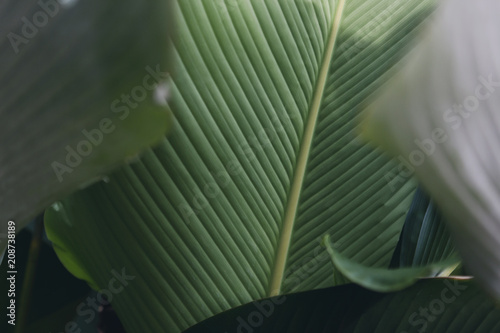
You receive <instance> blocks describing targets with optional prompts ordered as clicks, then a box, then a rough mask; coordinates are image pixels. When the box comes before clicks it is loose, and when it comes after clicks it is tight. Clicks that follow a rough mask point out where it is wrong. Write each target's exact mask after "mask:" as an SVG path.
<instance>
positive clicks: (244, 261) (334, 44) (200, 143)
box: [46, 0, 432, 332]
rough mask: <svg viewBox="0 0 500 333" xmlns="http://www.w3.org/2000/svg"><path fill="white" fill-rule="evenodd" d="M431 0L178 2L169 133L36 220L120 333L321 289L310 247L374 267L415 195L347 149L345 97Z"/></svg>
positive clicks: (393, 56) (353, 96)
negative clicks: (116, 285)
mask: <svg viewBox="0 0 500 333" xmlns="http://www.w3.org/2000/svg"><path fill="white" fill-rule="evenodd" d="M431 8H432V2H431V1H405V2H401V1H392V0H391V1H374V0H370V1H365V0H363V1H361V0H359V1H358V0H347V1H339V2H335V1H331V0H321V1H309V0H295V1H290V0H286V1H285V0H283V1H276V0H258V1H257V0H256V1H250V0H240V1H229V0H228V1H203V0H197V1H195V0H180V1H178V7H177V9H176V12H175V15H176V17H177V27H176V31H177V33H178V35H177V38H176V39H175V41H174V46H175V47H174V48H175V57H174V58H175V59H174V60H175V63H176V72H175V74H174V75H173V80H172V84H171V93H172V96H171V102H170V106H171V109H172V110H173V112H174V114H175V116H176V122H175V123H174V125H173V128H172V131H171V135H170V136H169V137H168V138H167V139H165V140H164V141H163V142H162V143H161V144H160V145H159V146H158V147H156V148H155V149H151V150H148V151H146V152H145V153H144V154H143V155H142V157H141V159H140V160H139V161H137V162H134V163H132V164H131V165H129V166H127V167H124V168H122V169H120V170H118V171H117V172H115V173H113V174H112V175H110V177H109V180H108V181H107V182H100V183H98V184H96V185H94V186H92V187H90V188H88V189H86V190H85V191H82V192H79V193H76V194H74V195H72V196H71V197H69V198H67V199H65V200H64V201H62V202H61V203H57V204H56V205H54V206H53V208H51V209H50V210H48V211H47V213H46V220H47V221H48V223H47V226H48V233H49V236H50V237H51V239H52V240H53V241H54V242H55V246H56V247H57V248H59V250H60V256H61V259H62V260H63V262H65V263H66V264H67V265H68V266H70V267H71V268H72V269H75V268H76V267H78V269H79V271H78V273H77V274H78V275H79V276H81V277H86V278H88V279H91V280H92V282H93V283H94V284H95V285H96V286H98V287H100V288H104V287H105V286H106V285H107V284H108V283H109V281H110V279H112V278H113V274H111V272H110V271H111V269H115V270H121V269H123V270H124V271H125V272H126V273H127V274H129V275H133V276H134V277H135V278H134V279H133V280H131V281H129V282H128V284H127V287H126V288H125V290H124V291H123V292H121V293H119V294H117V295H113V301H114V304H113V305H114V307H115V308H116V310H117V312H118V313H119V315H120V316H121V319H122V320H123V322H124V324H125V326H126V327H127V328H128V330H129V331H131V332H153V331H154V332H157V331H169V332H170V331H174V332H176V331H180V330H182V329H185V328H187V327H189V326H191V325H193V324H195V323H196V322H198V321H200V320H202V319H205V318H207V317H210V316H212V315H213V314H215V313H219V312H221V311H224V310H226V309H229V308H231V307H234V306H237V305H240V304H244V303H247V302H250V301H252V300H255V299H259V298H263V297H266V296H269V295H275V294H279V293H288V292H292V291H300V290H309V289H314V288H320V287H326V286H331V285H332V284H333V279H332V273H333V270H332V265H331V264H330V263H329V259H328V255H327V253H325V250H324V249H323V248H322V247H321V245H320V241H321V239H322V237H323V236H324V235H325V234H329V235H330V236H331V238H332V240H333V241H334V242H335V244H337V245H338V248H337V250H338V251H339V252H341V253H342V254H343V255H344V256H346V257H348V258H350V259H352V260H355V261H356V262H358V263H360V264H363V265H367V266H372V267H380V266H382V267H387V266H388V264H389V261H390V258H391V254H392V253H393V251H394V247H395V245H396V243H397V239H398V235H399V233H400V230H401V226H402V223H403V221H404V217H405V214H406V211H407V209H408V207H409V205H410V202H411V196H412V193H413V191H414V189H415V185H414V183H413V182H412V181H411V180H409V179H405V181H403V182H398V183H397V184H396V185H394V184H393V183H389V182H387V180H386V179H385V177H384V175H385V174H387V173H389V172H390V171H391V170H392V169H393V168H395V167H396V164H395V163H393V162H391V161H390V160H389V159H387V158H385V157H383V156H382V155H381V154H379V152H378V151H375V150H373V149H371V148H370V147H367V146H364V145H362V144H360V143H359V142H358V140H357V139H356V136H355V134H354V127H355V120H356V115H357V113H358V110H359V109H360V104H361V103H362V102H363V101H364V100H365V99H366V98H367V96H368V95H369V94H370V93H371V92H372V91H373V90H374V89H375V88H376V87H378V86H379V85H380V84H381V83H382V82H384V81H385V80H386V78H387V77H388V75H390V72H391V68H393V66H394V65H396V64H397V63H398V62H399V60H400V59H401V57H402V56H403V55H404V54H405V53H406V52H407V45H408V43H409V42H410V41H411V40H412V39H413V38H414V37H415V35H416V33H417V29H416V28H417V27H419V25H420V24H421V22H422V20H423V19H424V18H425V17H427V16H428V14H429V12H430V10H431Z"/></svg>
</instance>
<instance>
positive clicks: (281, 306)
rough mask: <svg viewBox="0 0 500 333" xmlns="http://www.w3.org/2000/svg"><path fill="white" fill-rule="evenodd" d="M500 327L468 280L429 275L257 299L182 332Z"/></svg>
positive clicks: (498, 316) (450, 331)
mask: <svg viewBox="0 0 500 333" xmlns="http://www.w3.org/2000/svg"><path fill="white" fill-rule="evenodd" d="M499 331H500V309H498V308H497V307H495V305H494V304H493V302H492V301H491V300H490V299H489V298H488V297H486V295H485V294H484V293H483V292H482V291H481V290H480V289H479V288H478V287H477V286H476V285H475V284H474V283H473V282H472V281H467V280H456V279H433V280H423V281H420V282H419V283H417V284H416V285H414V286H412V287H411V288H408V289H406V290H403V291H400V292H396V293H387V294H381V293H375V292H372V291H369V290H366V289H363V288H360V287H359V286H356V285H352V284H351V285H345V286H340V287H333V288H328V289H322V290H315V291H310V292H304V293H298V294H294V295H287V296H279V297H275V298H270V299H265V300H260V301H256V302H253V303H252V304H247V305H245V306H241V307H238V308H236V309H233V310H230V311H227V312H224V313H222V314H220V315H218V316H215V317H213V318H210V319H208V320H206V321H204V322H202V323H200V324H198V325H196V326H195V327H193V328H191V329H189V330H187V331H186V332H185V333H216V332H217V333H218V332H253V333H267V332H269V333H275V332H280V333H285V332H290V333H292V332H293V333H310V332H331V333H333V332H342V333H348V332H359V333H365V332H373V333H387V332H400V333H407V332H420V333H422V332H439V333H456V332H463V333H469V332H476V333H479V332H484V333H489V332H499Z"/></svg>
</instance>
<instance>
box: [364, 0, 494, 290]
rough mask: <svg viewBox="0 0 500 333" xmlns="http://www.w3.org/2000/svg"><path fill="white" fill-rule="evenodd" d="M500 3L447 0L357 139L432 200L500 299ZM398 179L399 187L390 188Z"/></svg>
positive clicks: (473, 269) (463, 252)
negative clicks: (388, 158) (395, 164)
mask: <svg viewBox="0 0 500 333" xmlns="http://www.w3.org/2000/svg"><path fill="white" fill-rule="evenodd" d="M498 13H500V2H498V1H493V0H481V1H474V2H472V1H466V0H453V1H447V2H444V3H443V4H442V6H441V8H440V9H439V10H438V11H437V12H436V15H435V17H434V18H433V19H434V20H433V22H432V24H431V26H429V28H428V30H427V31H426V34H425V35H424V36H423V40H422V42H421V44H420V46H419V47H418V48H417V50H416V51H415V52H414V53H413V54H412V56H411V57H410V59H409V62H408V63H407V64H406V66H404V68H403V69H402V71H401V72H400V73H399V74H398V75H397V76H396V77H395V78H394V79H393V80H392V82H390V83H389V84H388V85H387V86H386V88H385V89H384V90H383V91H382V92H381V94H380V95H378V96H376V99H375V100H374V101H373V103H372V104H370V106H369V107H368V110H367V111H366V114H365V115H364V118H363V120H362V124H361V132H362V135H363V136H364V137H365V138H367V139H369V140H371V141H372V142H374V143H376V144H377V145H379V146H381V147H382V148H384V149H385V150H387V151H389V152H390V153H391V154H393V155H395V156H397V158H398V160H399V161H400V168H402V169H406V170H407V171H408V172H407V174H408V176H412V175H413V173H414V174H415V176H417V178H419V180H420V181H421V182H422V183H423V185H424V186H425V187H426V188H427V190H428V191H429V193H430V194H431V196H433V197H434V199H435V200H436V201H437V203H438V204H439V205H440V207H441V209H442V210H443V211H444V214H445V215H446V217H447V219H448V220H449V224H450V229H451V231H452V234H453V236H454V237H455V240H456V242H457V246H458V247H459V250H460V252H461V255H462V257H463V259H464V261H465V265H466V268H467V269H468V270H469V271H470V272H471V273H473V274H474V275H475V276H476V277H477V278H478V279H479V280H480V282H481V283H482V284H483V286H484V287H485V289H486V290H487V291H488V292H490V293H493V296H494V297H495V298H496V299H500V113H498V107H499V106H500V39H499V38H498V31H500V20H498ZM396 181H397V180H396Z"/></svg>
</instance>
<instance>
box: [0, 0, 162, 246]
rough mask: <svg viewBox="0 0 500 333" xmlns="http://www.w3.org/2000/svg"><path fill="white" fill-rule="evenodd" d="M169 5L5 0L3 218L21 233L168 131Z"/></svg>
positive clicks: (0, 142) (0, 148) (0, 125)
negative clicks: (163, 93) (163, 94)
mask: <svg viewBox="0 0 500 333" xmlns="http://www.w3.org/2000/svg"><path fill="white" fill-rule="evenodd" d="M168 3H169V1H168V0H156V1H148V2H137V1H105V2H103V1H98V0H87V1H78V0H76V1H56V0H41V1H36V0H31V1H12V0H6V1H2V4H1V5H0V7H1V14H0V17H1V19H0V22H1V23H0V36H1V42H0V61H1V63H2V66H1V67H0V98H1V100H2V103H1V106H0V223H1V224H4V223H6V222H7V221H8V220H11V219H12V220H14V221H16V222H18V223H17V230H21V228H22V227H23V226H24V225H25V224H26V223H27V222H29V220H30V218H32V217H34V216H35V215H36V214H37V213H39V212H40V211H42V210H43V209H44V208H45V207H47V206H49V205H50V204H52V203H53V202H54V201H55V200H56V199H60V198H62V197H63V196H65V195H67V194H69V193H71V192H73V191H74V190H76V189H78V188H83V187H85V186H87V185H88V184H89V183H91V182H93V181H96V180H97V179H101V178H102V177H104V176H105V175H106V173H108V172H110V171H111V170H112V169H113V168H116V166H117V165H121V164H124V162H125V161H126V160H128V159H130V158H132V157H134V156H135V155H137V153H138V152H139V151H140V150H142V149H144V148H146V147H148V146H150V145H151V144H152V143H155V142H157V141H158V140H160V139H161V138H162V137H163V136H164V135H165V132H166V130H167V127H168V125H169V122H170V120H169V118H170V117H169V113H168V112H167V110H166V107H165V105H161V100H159V101H160V103H158V102H155V101H154V99H153V95H154V89H155V86H154V85H155V84H157V83H161V82H162V81H164V80H165V76H164V74H165V72H167V71H168V70H169V68H168V67H167V65H168V61H167V60H168V57H167V52H166V51H167V46H168V25H169V24H168V22H169V16H170V15H169V13H170V10H169V6H168ZM157 70H159V72H158V73H154V75H151V74H150V72H156V71H157ZM146 76H147V77H148V78H147V79H146V80H145V77H146ZM127 96H128V97H127ZM122 98H125V99H128V102H127V101H126V100H122ZM163 104H165V103H163ZM89 137H90V138H89ZM0 245H2V244H0Z"/></svg>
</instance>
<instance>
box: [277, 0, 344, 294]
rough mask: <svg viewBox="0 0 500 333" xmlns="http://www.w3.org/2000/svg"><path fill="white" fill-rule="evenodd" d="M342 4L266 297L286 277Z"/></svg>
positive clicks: (316, 92)
mask: <svg viewBox="0 0 500 333" xmlns="http://www.w3.org/2000/svg"><path fill="white" fill-rule="evenodd" d="M344 5H345V0H339V1H338V3H337V6H335V17H334V19H333V23H332V28H331V32H330V36H329V38H328V43H327V47H326V49H325V53H324V56H323V62H322V65H321V69H320V71H319V75H318V78H317V81H316V86H315V89H314V94H313V99H312V101H311V106H310V108H309V115H308V118H307V123H306V127H305V131H304V135H303V138H302V143H301V146H300V150H299V156H298V158H297V165H296V168H295V173H294V176H293V180H292V185H291V187H290V194H289V197H288V203H287V206H286V209H285V215H284V219H283V229H282V231H281V235H280V240H279V243H278V247H277V253H276V261H275V264H274V267H273V272H272V276H271V281H270V288H269V296H276V295H279V294H280V291H281V285H282V283H283V275H284V273H285V267H286V259H287V257H288V249H289V248H290V242H291V239H292V232H293V225H294V222H295V219H296V214H297V207H298V203H299V199H300V192H301V190H302V185H303V183H304V176H305V173H306V169H307V161H308V159H309V152H310V150H311V145H312V139H313V137H314V130H315V127H316V122H317V120H318V114H319V108H320V106H321V100H322V98H323V93H324V90H325V86H326V79H327V77H328V72H329V70H330V65H331V63H332V57H333V50H334V48H335V42H336V40H337V36H338V32H339V28H340V23H341V19H342V13H343V10H344Z"/></svg>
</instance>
